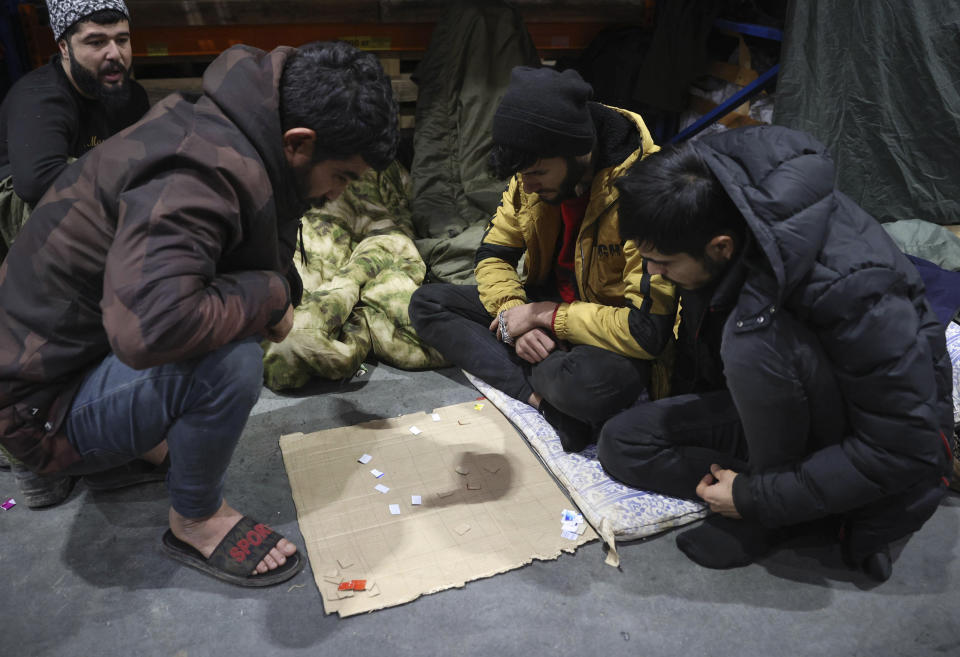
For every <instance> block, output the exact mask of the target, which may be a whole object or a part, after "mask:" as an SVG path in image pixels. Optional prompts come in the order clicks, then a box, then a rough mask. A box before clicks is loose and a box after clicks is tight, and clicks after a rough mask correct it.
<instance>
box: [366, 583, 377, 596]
mask: <svg viewBox="0 0 960 657" xmlns="http://www.w3.org/2000/svg"><path fill="white" fill-rule="evenodd" d="M367 595H369V596H370V597H371V598H375V597H377V596H378V595H380V587H379V586H378V585H377V584H374V585H373V586H371V587H370V588H369V589H367Z"/></svg>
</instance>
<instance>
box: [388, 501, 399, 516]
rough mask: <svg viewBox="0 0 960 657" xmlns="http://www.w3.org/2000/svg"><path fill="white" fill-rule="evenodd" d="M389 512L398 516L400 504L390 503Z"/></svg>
mask: <svg viewBox="0 0 960 657" xmlns="http://www.w3.org/2000/svg"><path fill="white" fill-rule="evenodd" d="M390 514H391V515H395V516H399V515H400V505H399V504H391V505H390Z"/></svg>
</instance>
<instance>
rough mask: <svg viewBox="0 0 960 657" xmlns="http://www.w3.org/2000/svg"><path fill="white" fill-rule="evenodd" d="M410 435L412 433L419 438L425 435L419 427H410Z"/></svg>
mask: <svg viewBox="0 0 960 657" xmlns="http://www.w3.org/2000/svg"><path fill="white" fill-rule="evenodd" d="M410 433H412V434H413V435H414V436H419V435H420V434H421V433H423V431H421V430H420V429H418V428H417V427H410Z"/></svg>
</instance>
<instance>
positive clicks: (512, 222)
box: [474, 176, 527, 316]
mask: <svg viewBox="0 0 960 657" xmlns="http://www.w3.org/2000/svg"><path fill="white" fill-rule="evenodd" d="M519 207H520V190H519V185H518V178H517V177H516V176H514V178H513V180H511V181H510V185H509V186H508V187H507V190H506V191H505V192H504V193H503V199H502V200H501V202H500V207H498V208H497V212H496V213H495V214H494V215H493V219H492V220H491V221H490V225H489V226H488V227H487V231H486V233H484V235H483V240H482V241H481V243H480V248H479V249H477V257H476V269H475V271H474V274H475V276H476V278H477V288H478V292H479V294H480V302H481V303H482V304H483V306H484V308H486V309H487V311H488V312H489V313H490V314H491V316H493V315H496V314H497V313H499V312H502V311H504V310H506V309H508V308H513V307H515V306H522V305H523V304H525V303H527V293H526V292H525V291H524V289H523V282H522V281H521V280H520V274H519V272H518V271H517V264H518V263H519V261H520V258H521V256H523V253H524V251H525V250H526V243H525V242H524V239H523V232H522V231H521V229H520V226H519V225H518V223H517V210H518V209H519Z"/></svg>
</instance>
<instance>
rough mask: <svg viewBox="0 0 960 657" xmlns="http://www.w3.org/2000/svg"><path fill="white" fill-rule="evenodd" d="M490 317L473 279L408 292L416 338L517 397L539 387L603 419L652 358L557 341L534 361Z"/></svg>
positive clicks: (633, 392)
mask: <svg viewBox="0 0 960 657" xmlns="http://www.w3.org/2000/svg"><path fill="white" fill-rule="evenodd" d="M531 298H536V297H534V296H532V295H531ZM492 320H493V318H492V317H491V316H490V313H488V312H487V310H486V308H484V307H483V304H481V303H480V296H479V294H478V293H477V287H476V286H475V285H451V284H430V285H424V286H422V287H420V288H419V289H417V290H416V292H414V294H413V297H412V298H411V299H410V321H411V322H412V323H413V326H414V328H415V329H416V330H417V333H418V335H419V336H420V338H421V339H423V340H424V341H425V342H426V343H427V344H429V345H430V346H431V347H433V348H434V349H436V350H437V351H439V352H440V353H441V354H443V356H444V357H445V358H446V359H447V360H449V361H450V362H452V363H454V364H455V365H457V366H458V367H460V368H462V369H464V370H466V371H468V372H470V373H471V374H473V375H474V376H477V377H479V378H481V379H483V381H485V382H486V383H488V384H490V385H491V386H493V387H495V388H497V389H498V390H502V391H503V392H505V393H506V394H508V395H510V396H511V397H513V398H515V399H519V400H520V401H523V402H527V400H528V399H529V397H530V394H531V393H532V392H534V391H536V392H537V394H539V395H540V396H542V397H543V398H544V399H546V400H547V401H548V402H550V404H552V405H553V406H554V407H555V408H557V409H558V410H559V411H561V412H563V413H566V414H567V415H570V416H572V417H575V418H577V419H579V420H583V421H585V422H589V423H591V424H594V425H600V424H602V423H603V422H604V421H605V420H606V419H607V418H609V417H610V416H612V415H614V414H615V413H618V412H619V411H622V410H623V409H625V408H627V407H628V406H630V404H632V403H633V402H635V401H636V400H637V398H638V397H639V396H640V394H641V393H642V392H643V391H644V390H645V389H646V387H647V385H648V384H649V381H650V363H649V362H647V361H642V360H637V359H634V358H628V357H626V356H621V355H619V354H615V353H613V352H612V351H607V350H606V349H600V348H599V347H592V346H589V345H574V346H572V347H571V348H570V349H569V350H567V351H564V350H562V349H556V350H554V351H553V352H551V353H550V355H549V356H547V358H545V359H544V360H543V361H541V362H540V363H537V364H535V365H532V364H530V363H528V362H527V361H525V360H523V359H522V358H520V357H519V356H517V355H516V353H515V352H514V349H513V347H511V346H509V345H505V344H503V343H502V342H500V341H499V340H497V338H496V335H495V334H494V333H492V332H491V331H490V329H489V327H490V322H491V321H492Z"/></svg>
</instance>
